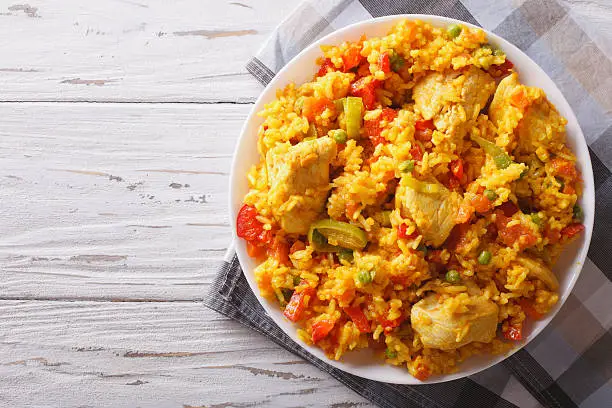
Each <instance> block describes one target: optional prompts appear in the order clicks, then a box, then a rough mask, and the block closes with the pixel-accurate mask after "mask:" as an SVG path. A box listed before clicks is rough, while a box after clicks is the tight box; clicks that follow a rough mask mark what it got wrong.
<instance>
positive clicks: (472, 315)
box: [410, 294, 499, 350]
mask: <svg viewBox="0 0 612 408" xmlns="http://www.w3.org/2000/svg"><path fill="white" fill-rule="evenodd" d="M458 296H460V297H463V298H464V299H458V298H456V297H450V298H447V299H446V300H444V301H442V302H440V301H439V300H438V295H436V294H431V295H429V296H427V297H426V298H424V299H422V300H420V301H419V302H417V303H416V304H415V305H414V306H413V307H412V311H411V313H410V320H411V324H412V328H413V329H414V330H415V331H416V332H417V333H418V334H419V337H420V338H421V342H422V343H423V345H424V346H425V347H429V348H435V349H440V350H454V349H456V348H458V347H461V346H464V345H466V344H468V343H471V342H473V341H478V342H482V343H489V342H490V341H491V340H492V339H493V338H494V337H495V332H496V330H497V316H498V311H499V309H498V307H497V305H496V304H495V303H493V302H492V301H490V300H489V299H487V298H486V297H484V296H469V295H467V294H461V295H458Z"/></svg>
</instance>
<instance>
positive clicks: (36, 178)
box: [0, 103, 251, 300]
mask: <svg viewBox="0 0 612 408" xmlns="http://www.w3.org/2000/svg"><path fill="white" fill-rule="evenodd" d="M250 108H251V107H250V106H249V105H235V104H225V105H194V104H161V105H159V104H106V103H104V104H80V103H65V104H64V103H46V104H29V103H13V104H6V103H5V104H0V116H1V117H2V118H3V119H2V124H1V125H0V162H1V163H2V166H1V170H0V202H1V203H2V212H0V229H1V230H2V234H0V264H1V265H2V279H0V298H4V299H12V298H43V299H50V298H60V299H62V298H63V299H75V298H83V299H87V298H95V299H111V298H113V299H128V298H129V299H135V298H136V299H167V300H180V299H199V298H201V297H202V296H203V292H204V289H205V286H206V285H207V284H208V283H209V282H210V280H211V279H212V277H213V276H214V274H215V272H216V270H217V268H218V266H219V265H220V262H221V259H222V257H223V254H224V252H225V250H226V248H227V246H228V244H229V242H230V239H231V233H230V228H229V219H228V215H227V191H228V182H229V168H230V161H231V155H232V151H233V148H234V142H235V140H236V138H237V137H238V133H239V131H240V128H241V126H242V122H243V120H244V119H245V117H246V115H247V113H248V111H249V110H250Z"/></svg>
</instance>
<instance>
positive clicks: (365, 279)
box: [357, 271, 372, 285]
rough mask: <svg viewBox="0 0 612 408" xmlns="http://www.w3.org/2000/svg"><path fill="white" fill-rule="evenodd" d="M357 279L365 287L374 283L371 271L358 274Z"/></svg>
mask: <svg viewBox="0 0 612 408" xmlns="http://www.w3.org/2000/svg"><path fill="white" fill-rule="evenodd" d="M357 279H358V280H359V282H361V283H363V284H364V285H366V284H368V283H372V273H371V272H369V271H359V273H358V274H357Z"/></svg>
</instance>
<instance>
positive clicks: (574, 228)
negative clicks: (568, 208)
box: [561, 223, 584, 239]
mask: <svg viewBox="0 0 612 408" xmlns="http://www.w3.org/2000/svg"><path fill="white" fill-rule="evenodd" d="M582 231H584V225H582V224H580V223H574V224H570V225H568V226H567V227H565V228H563V229H562V230H561V236H562V237H564V238H568V239H569V238H573V237H574V236H575V235H576V234H579V233H581V232H582Z"/></svg>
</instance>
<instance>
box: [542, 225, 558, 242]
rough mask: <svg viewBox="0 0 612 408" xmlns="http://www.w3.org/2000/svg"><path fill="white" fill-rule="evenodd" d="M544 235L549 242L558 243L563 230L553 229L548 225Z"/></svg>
mask: <svg viewBox="0 0 612 408" xmlns="http://www.w3.org/2000/svg"><path fill="white" fill-rule="evenodd" d="M544 237H546V238H547V239H548V242H549V243H551V244H556V243H557V242H559V240H560V239H561V231H559V230H558V229H552V228H550V227H549V226H548V225H546V228H544Z"/></svg>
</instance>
